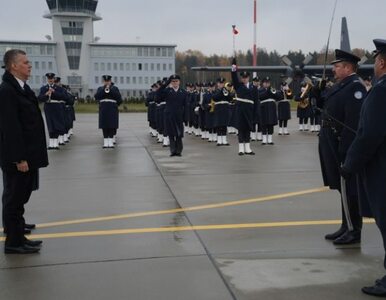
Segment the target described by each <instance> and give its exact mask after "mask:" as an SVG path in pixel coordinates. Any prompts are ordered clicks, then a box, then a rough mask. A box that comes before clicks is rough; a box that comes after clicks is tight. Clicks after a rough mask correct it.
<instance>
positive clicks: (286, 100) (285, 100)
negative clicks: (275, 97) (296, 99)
mask: <svg viewBox="0 0 386 300" xmlns="http://www.w3.org/2000/svg"><path fill="white" fill-rule="evenodd" d="M280 102H290V100H288V99H283V100H280V101H279V103H280Z"/></svg>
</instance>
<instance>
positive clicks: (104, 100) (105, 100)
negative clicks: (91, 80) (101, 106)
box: [99, 99, 117, 103]
mask: <svg viewBox="0 0 386 300" xmlns="http://www.w3.org/2000/svg"><path fill="white" fill-rule="evenodd" d="M99 102H100V103H102V102H111V103H117V101H115V100H112V99H103V100H101V101H99Z"/></svg>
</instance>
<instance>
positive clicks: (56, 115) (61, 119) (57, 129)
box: [38, 73, 68, 150]
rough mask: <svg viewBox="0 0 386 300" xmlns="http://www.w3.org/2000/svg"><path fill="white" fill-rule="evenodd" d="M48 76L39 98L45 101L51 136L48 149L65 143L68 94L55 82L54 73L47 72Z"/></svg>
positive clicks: (56, 147)
mask: <svg viewBox="0 0 386 300" xmlns="http://www.w3.org/2000/svg"><path fill="white" fill-rule="evenodd" d="M46 77H47V84H46V85H44V86H42V87H41V88H40V93H39V96H38V99H39V101H40V102H44V113H45V116H46V123H47V128H48V133H49V138H50V139H49V144H48V149H49V150H51V149H56V150H57V149H59V145H64V140H63V135H64V134H65V132H66V126H65V111H64V109H65V103H66V101H67V97H68V96H67V92H66V91H65V89H64V88H62V87H60V86H57V85H56V84H55V82H54V81H55V74H54V73H47V74H46ZM59 138H60V139H59Z"/></svg>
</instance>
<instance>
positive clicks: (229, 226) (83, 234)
mask: <svg viewBox="0 0 386 300" xmlns="http://www.w3.org/2000/svg"><path fill="white" fill-rule="evenodd" d="M341 222H342V221H341V220H317V221H290V222H268V223H246V224H218V225H197V226H174V227H169V226H166V227H155V228H136V229H114V230H98V231H79V232H63V233H45V234H33V235H30V236H28V237H29V238H31V239H54V238H70V237H90V236H107V235H123V234H139V233H160V232H181V231H204V230H224V229H253V228H274V227H292V226H315V225H338V224H341ZM363 222H364V223H367V224H372V223H374V220H372V219H364V221H363ZM4 240H5V237H1V238H0V241H2V242H3V241H4Z"/></svg>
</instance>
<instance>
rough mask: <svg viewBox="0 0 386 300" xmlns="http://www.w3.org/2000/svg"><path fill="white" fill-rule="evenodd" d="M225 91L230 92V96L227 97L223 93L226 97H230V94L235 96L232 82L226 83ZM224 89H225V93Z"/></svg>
mask: <svg viewBox="0 0 386 300" xmlns="http://www.w3.org/2000/svg"><path fill="white" fill-rule="evenodd" d="M224 89H226V90H227V91H228V94H227V95H225V93H224V92H223V93H224V96H228V95H229V94H233V93H234V88H233V85H232V83H230V82H226V83H225V85H224ZM224 89H223V91H224Z"/></svg>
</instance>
